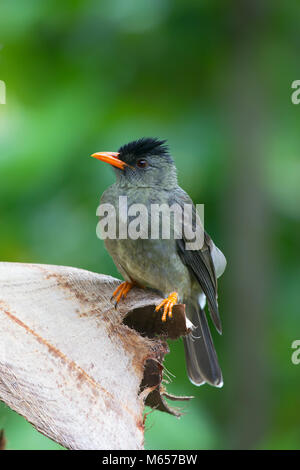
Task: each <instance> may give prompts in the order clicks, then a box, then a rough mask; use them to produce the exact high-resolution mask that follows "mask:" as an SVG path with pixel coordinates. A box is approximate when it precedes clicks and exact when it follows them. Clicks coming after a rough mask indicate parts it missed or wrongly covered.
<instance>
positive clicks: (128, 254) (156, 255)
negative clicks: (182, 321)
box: [105, 239, 191, 299]
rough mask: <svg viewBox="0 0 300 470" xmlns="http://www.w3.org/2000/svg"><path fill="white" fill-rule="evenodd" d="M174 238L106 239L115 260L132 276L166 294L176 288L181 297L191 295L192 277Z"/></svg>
mask: <svg viewBox="0 0 300 470" xmlns="http://www.w3.org/2000/svg"><path fill="white" fill-rule="evenodd" d="M175 243H176V242H175V241H174V240H151V239H147V240H142V239H138V240H131V239H126V240H118V239H116V240H106V243H105V244H106V247H107V249H108V251H109V252H110V253H111V255H112V257H113V258H114V260H115V261H116V262H117V263H118V264H120V265H121V267H122V268H123V269H124V270H125V271H126V272H127V274H128V275H129V276H130V278H131V279H132V280H134V281H136V282H138V283H139V284H141V285H142V286H147V287H151V288H154V289H157V290H159V291H160V292H162V293H163V294H164V295H168V294H169V293H170V292H172V291H176V292H178V294H179V297H180V298H181V299H182V298H183V297H186V296H187V295H189V294H190V290H191V279H190V274H189V272H188V269H187V268H186V266H185V265H184V264H183V263H182V261H181V259H180V257H179V256H178V254H177V251H176V246H175Z"/></svg>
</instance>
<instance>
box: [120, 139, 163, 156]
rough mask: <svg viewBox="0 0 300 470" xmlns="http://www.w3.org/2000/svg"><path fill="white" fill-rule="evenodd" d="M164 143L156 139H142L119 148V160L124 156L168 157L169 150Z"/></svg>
mask: <svg viewBox="0 0 300 470" xmlns="http://www.w3.org/2000/svg"><path fill="white" fill-rule="evenodd" d="M166 142H167V141H166V140H159V139H157V138H156V137H154V138H153V137H143V138H141V139H138V140H135V141H133V142H129V143H128V144H126V145H123V146H122V147H120V148H119V150H118V152H119V154H120V155H119V158H120V159H122V156H125V155H133V156H134V157H143V156H146V155H158V156H161V157H170V154H169V148H168V146H167V145H165V143H166Z"/></svg>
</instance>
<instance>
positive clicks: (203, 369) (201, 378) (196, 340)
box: [183, 301, 223, 387]
mask: <svg viewBox="0 0 300 470" xmlns="http://www.w3.org/2000/svg"><path fill="white" fill-rule="evenodd" d="M185 304H186V312H187V316H188V318H189V319H190V320H191V322H192V323H193V325H194V326H195V329H194V330H193V331H192V332H191V333H190V334H189V335H188V336H185V337H184V338H183V342H184V351H185V358H186V367H187V373H188V376H189V379H190V381H191V382H192V383H193V384H194V385H202V384H204V383H205V382H207V383H209V384H210V385H213V386H215V387H222V385H223V377H222V372H221V369H220V366H219V362H218V358H217V353H216V350H215V347H214V344H213V341H212V337H211V334H210V330H209V326H208V323H207V318H206V314H205V311H204V310H203V309H202V308H201V307H200V306H199V305H198V304H194V303H193V302H191V301H187V302H185Z"/></svg>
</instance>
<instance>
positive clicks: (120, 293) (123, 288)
mask: <svg viewBox="0 0 300 470" xmlns="http://www.w3.org/2000/svg"><path fill="white" fill-rule="evenodd" d="M133 286H134V284H133V283H132V282H127V281H125V282H122V283H121V284H120V285H119V286H118V287H117V288H116V290H115V291H114V292H113V295H112V296H111V298H112V299H113V298H114V299H115V306H116V305H117V304H118V303H119V302H120V300H121V299H125V298H126V297H127V294H128V292H129V291H130V289H132V287H133Z"/></svg>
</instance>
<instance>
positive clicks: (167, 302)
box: [155, 292, 178, 322]
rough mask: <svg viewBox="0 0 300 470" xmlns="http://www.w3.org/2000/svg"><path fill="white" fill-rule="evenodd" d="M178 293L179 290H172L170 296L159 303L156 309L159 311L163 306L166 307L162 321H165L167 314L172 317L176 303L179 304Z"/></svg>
mask: <svg viewBox="0 0 300 470" xmlns="http://www.w3.org/2000/svg"><path fill="white" fill-rule="evenodd" d="M177 300H178V294H177V292H172V293H171V294H170V295H169V297H167V298H166V299H164V300H162V302H161V303H160V304H159V305H157V307H156V309H155V311H156V312H158V311H159V310H160V309H161V308H162V307H164V313H163V314H162V317H161V321H163V322H165V321H166V320H167V315H168V316H169V318H172V310H173V307H174V305H176V304H177Z"/></svg>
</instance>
